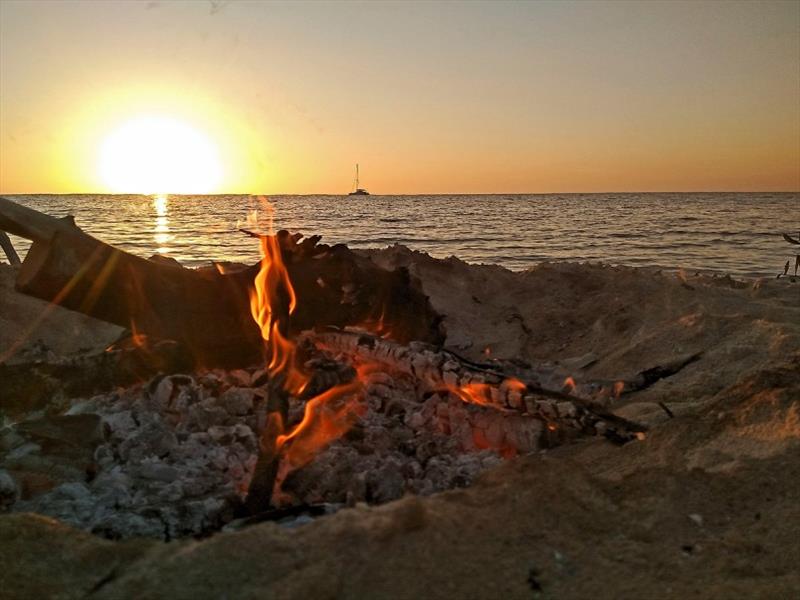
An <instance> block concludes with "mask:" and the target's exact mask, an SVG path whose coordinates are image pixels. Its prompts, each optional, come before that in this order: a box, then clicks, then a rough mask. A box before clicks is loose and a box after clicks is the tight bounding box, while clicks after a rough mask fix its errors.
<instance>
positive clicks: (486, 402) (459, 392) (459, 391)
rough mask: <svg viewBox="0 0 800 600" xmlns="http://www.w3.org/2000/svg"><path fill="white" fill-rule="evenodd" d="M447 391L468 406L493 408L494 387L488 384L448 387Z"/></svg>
mask: <svg viewBox="0 0 800 600" xmlns="http://www.w3.org/2000/svg"><path fill="white" fill-rule="evenodd" d="M447 389H448V391H449V392H451V393H452V394H454V395H455V396H456V397H458V398H460V399H461V400H463V401H464V402H466V403H467V404H480V405H481V406H493V403H492V395H491V389H492V386H490V385H489V384H488V383H467V384H466V385H462V386H459V387H456V386H448V388H447Z"/></svg>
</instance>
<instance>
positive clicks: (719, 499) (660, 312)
mask: <svg viewBox="0 0 800 600" xmlns="http://www.w3.org/2000/svg"><path fill="white" fill-rule="evenodd" d="M364 253H365V254H366V255H367V256H369V258H370V259H371V260H372V261H374V262H375V263H377V264H379V265H381V266H384V267H387V268H396V267H398V266H404V267H407V268H408V269H409V270H410V272H411V273H412V274H413V275H416V276H417V277H419V278H420V280H421V282H422V285H423V289H424V292H425V293H426V294H427V295H429V297H430V300H431V303H432V305H433V306H434V308H435V309H436V310H437V311H439V312H440V313H441V314H443V315H444V327H445V329H446V332H447V338H446V342H445V346H446V347H447V348H449V349H451V350H453V351H456V352H458V353H459V354H460V355H462V356H465V357H467V358H471V359H474V360H479V359H481V358H482V357H486V355H487V354H490V355H491V356H493V357H498V358H517V359H522V360H530V361H537V360H538V361H540V360H547V361H554V362H557V363H558V364H560V365H561V366H562V367H564V368H566V369H568V370H569V371H570V372H571V373H572V374H573V375H572V376H573V377H574V379H575V380H576V381H577V382H578V383H580V381H581V380H589V379H596V380H600V379H602V380H615V379H620V380H624V379H627V378H631V377H632V376H634V375H635V374H636V373H640V372H642V371H643V370H647V369H649V368H652V367H654V366H658V365H662V366H663V365H669V364H680V363H682V362H685V358H686V357H687V356H695V355H696V356H698V358H697V359H695V360H693V361H691V362H690V363H688V364H686V365H685V366H683V367H682V368H678V369H677V371H676V372H674V373H673V374H671V375H669V376H666V377H664V378H661V379H659V380H657V381H655V382H654V383H653V384H652V385H649V386H648V387H647V388H646V389H642V390H641V391H636V392H632V393H624V392H623V393H622V395H621V396H620V397H619V398H618V399H609V400H608V408H609V409H610V410H611V411H613V412H614V413H615V414H618V415H620V416H625V417H627V418H629V419H632V420H635V421H637V422H640V423H644V424H646V425H647V426H648V427H649V429H648V431H647V433H646V435H644V436H642V438H643V439H640V440H635V441H633V442H629V443H627V444H625V445H622V446H618V445H614V444H611V443H609V442H608V441H607V440H603V439H598V438H595V439H583V440H579V441H576V442H574V443H570V444H566V445H564V446H561V447H558V448H554V449H549V450H541V451H538V452H533V453H529V454H527V455H522V456H517V457H516V458H513V459H511V460H507V461H503V462H502V464H499V465H498V466H496V467H493V468H491V469H489V470H488V471H485V472H483V473H482V474H481V475H480V476H479V478H478V480H477V481H476V482H475V483H473V484H472V485H470V486H468V487H466V488H463V489H457V490H452V491H447V492H443V493H440V494H435V495H433V496H427V497H419V496H415V495H407V496H405V497H403V498H402V499H399V500H396V501H392V502H389V503H387V504H383V505H380V506H367V505H364V504H357V505H356V506H354V507H353V508H345V509H342V510H339V511H338V512H337V513H336V514H333V515H331V516H327V517H323V518H318V519H315V520H313V522H310V523H308V524H305V525H303V526H300V527H297V528H294V529H286V528H285V527H281V526H279V525H277V524H275V523H261V524H256V525H252V526H250V527H247V528H244V529H242V530H241V531H236V532H231V533H218V534H215V535H213V536H211V537H210V538H207V539H201V540H192V539H183V540H175V541H172V542H170V543H168V544H166V545H165V544H164V543H163V542H161V541H154V540H147V539H134V540H123V541H109V540H104V539H101V538H100V537H98V536H95V535H92V534H90V533H87V532H83V531H79V530H77V529H74V528H72V527H69V526H67V525H65V524H63V523H60V522H59V521H58V520H56V519H53V518H49V517H46V516H40V515H36V514H30V513H17V512H14V509H13V506H11V512H9V513H6V514H4V515H2V516H0V530H2V537H3V539H4V540H6V541H5V542H4V543H3V545H2V547H0V554H1V555H2V556H0V561H2V562H7V561H10V560H13V561H14V562H15V564H16V565H17V567H16V568H15V569H13V570H5V571H4V572H3V574H2V575H1V576H0V579H1V582H0V583H2V587H3V588H4V589H15V590H17V591H18V593H19V594H20V597H44V596H47V597H53V598H82V597H87V596H91V597H97V598H120V597H132V596H135V597H139V598H161V597H165V596H169V597H171V598H190V597H197V596H198V595H200V596H203V597H208V596H215V597H223V596H225V595H226V594H227V593H228V592H229V591H230V590H231V589H233V588H236V589H237V594H236V595H237V597H264V596H266V597H280V598H307V597H336V598H363V597H372V598H383V597H391V598H419V597H426V598H452V597H506V598H536V597H541V598H583V597H588V596H592V597H597V598H635V597H643V596H644V597H659V598H679V597H686V596H687V595H692V594H697V593H701V592H702V596H703V597H719V598H724V597H731V596H742V595H744V596H748V597H770V598H789V597H791V596H792V594H793V591H794V590H797V589H798V586H800V579H798V575H797V569H796V568H795V566H796V564H797V562H798V560H799V559H800V544H798V541H797V539H796V536H795V535H794V532H793V531H792V527H787V524H788V523H792V522H796V521H797V519H798V518H799V517H800V514H799V511H800V509H799V508H798V506H800V505H799V504H798V500H800V498H799V497H798V489H797V486H796V481H797V477H798V475H800V472H798V469H800V461H798V458H800V453H799V452H798V443H799V442H800V416H799V415H800V412H798V411H800V281H797V280H796V279H792V278H783V279H780V280H775V279H764V280H748V281H737V280H734V279H731V278H728V277H709V276H694V275H693V274H689V273H682V272H677V271H659V270H654V269H635V268H622V267H609V266H604V265H600V264H575V263H548V264H544V265H541V266H540V267H538V268H535V269H532V270H529V271H526V272H522V273H515V272H511V271H508V270H505V269H502V268H499V267H492V266H471V265H468V264H466V263H464V262H461V261H459V260H458V259H456V258H451V259H447V260H437V259H432V258H430V257H429V256H427V255H425V254H422V253H418V252H413V251H410V250H408V249H406V248H404V247H400V246H395V247H390V248H387V249H384V250H378V251H364ZM0 274H2V291H1V292H0V309H2V310H0V315H2V316H3V327H2V328H1V330H2V333H3V339H2V343H3V348H4V349H5V348H7V347H8V346H9V344H10V343H12V342H13V340H15V339H16V338H17V337H18V336H19V335H20V334H21V333H24V332H25V331H26V327H27V324H28V323H29V322H30V320H31V319H32V318H33V317H34V315H36V314H37V313H39V312H40V311H41V310H43V309H44V308H45V304H44V303H42V302H40V301H38V300H35V299H32V298H29V297H27V296H23V295H21V294H19V293H17V292H15V291H14V290H13V285H12V279H13V273H12V269H11V267H8V266H3V267H2V272H1V273H0ZM11 315H14V316H13V317H11ZM119 333H120V330H119V329H118V328H114V327H110V326H108V325H106V324H103V323H100V322H97V321H94V320H91V319H89V318H86V317H82V316H80V315H77V314H75V313H72V312H70V311H65V310H63V309H59V308H56V309H54V310H53V312H52V314H51V315H50V316H48V317H47V320H46V322H45V323H43V325H42V326H41V327H39V328H38V329H36V330H35V331H34V332H33V333H32V334H31V335H30V336H29V339H28V342H26V347H25V348H24V349H23V350H22V351H21V352H20V353H18V355H17V356H18V359H16V360H17V361H22V362H24V361H38V362H48V361H56V360H58V358H57V357H59V356H62V357H63V356H69V355H74V354H75V353H80V352H89V353H91V352H92V351H97V350H99V349H102V348H104V347H105V346H106V345H108V344H109V343H111V342H112V341H113V340H114V339H115V338H116V337H118V336H119ZM77 339H79V340H80V343H78V342H77V341H76V340H77ZM26 357H27V358H26ZM79 401H80V398H72V399H70V400H69V401H66V402H65V401H64V400H63V399H62V400H61V401H60V402H58V403H55V405H53V406H48V405H47V404H46V403H45V404H44V405H42V406H40V407H39V411H38V412H36V411H34V412H31V414H28V415H26V414H25V411H24V410H20V407H19V406H16V407H14V404H15V403H14V398H10V397H9V396H8V395H5V396H4V397H3V398H2V402H3V405H2V409H3V411H4V413H5V414H6V415H7V416H6V418H7V419H9V418H8V413H9V410H12V411H14V412H15V420H24V419H25V418H35V417H38V416H40V415H41V414H42V413H51V412H53V411H55V412H58V411H64V410H65V407H66V406H68V405H71V404H74V403H76V402H79ZM56 405H57V406H56ZM42 452H43V453H44V452H46V450H43V451H42ZM8 462H9V459H8V454H7V455H6V459H5V467H6V468H8ZM0 467H3V465H0ZM11 472H12V473H13V472H14V470H13V468H12V469H11ZM15 476H16V478H17V480H18V481H23V480H24V479H25V473H20V472H16V473H15ZM28 476H29V478H30V479H31V480H32V479H33V476H32V474H30V473H29V474H28ZM45 479H46V478H45ZM27 485H28V487H25V486H24V485H20V487H21V488H22V489H21V492H22V493H23V494H35V493H41V492H43V491H44V490H45V489H47V485H48V484H47V483H46V482H44V483H43V482H42V474H41V473H40V474H39V480H38V483H37V484H36V485H33V484H31V483H30V482H29V483H28V484H27ZM37 486H38V487H37ZM43 555H46V559H44V560H43Z"/></svg>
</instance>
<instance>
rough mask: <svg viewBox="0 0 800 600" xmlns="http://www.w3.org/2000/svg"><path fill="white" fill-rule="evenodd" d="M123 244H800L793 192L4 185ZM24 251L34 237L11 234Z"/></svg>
mask: <svg viewBox="0 0 800 600" xmlns="http://www.w3.org/2000/svg"><path fill="white" fill-rule="evenodd" d="M5 197H7V198H9V199H11V200H14V201H16V202H19V203H20V204H23V205H25V206H29V207H31V208H34V209H36V210H39V211H42V212H44V213H47V214H49V215H52V216H55V217H63V216H65V215H73V216H74V217H75V221H76V223H77V224H78V225H79V226H80V227H81V228H83V229H84V230H85V231H87V232H88V233H90V234H92V235H94V236H95V237H97V238H100V239H102V240H104V241H106V242H108V243H110V244H113V245H115V246H117V247H119V248H122V249H123V250H126V251H128V252H132V253H134V254H138V255H140V256H144V257H149V256H152V255H153V254H164V255H168V256H172V257H174V258H176V259H177V260H179V261H180V262H181V263H182V264H184V265H186V266H190V267H193V266H199V265H205V264H208V263H209V261H238V262H247V263H252V262H255V261H256V260H258V252H259V248H258V243H257V242H256V240H255V239H254V238H252V237H248V236H247V235H245V234H243V233H242V232H240V231H239V229H240V228H245V229H250V230H257V231H261V232H267V231H269V228H270V222H269V221H270V218H271V219H272V221H273V223H272V227H274V229H275V230H277V229H288V230H291V231H294V232H302V233H303V234H306V235H313V234H319V235H321V236H323V241H324V242H327V243H331V244H332V243H339V242H342V243H346V244H348V245H349V246H350V247H352V248H382V247H386V246H390V245H393V244H403V245H405V246H408V247H409V248H412V249H414V250H419V251H422V252H427V253H428V254H430V255H431V256H434V257H437V258H446V257H449V256H456V257H458V258H460V259H462V260H464V261H467V262H470V263H485V264H497V265H501V266H503V267H506V268H508V269H512V270H524V269H528V268H531V267H534V266H536V265H537V264H539V263H542V262H545V261H577V262H585V261H590V262H602V263H608V264H613V265H629V266H636V267H641V266H648V267H659V268H664V269H678V268H681V269H684V270H685V271H687V272H689V273H692V272H697V271H699V272H703V273H717V274H720V275H724V274H730V275H732V276H734V277H745V278H752V277H763V276H775V275H776V274H777V273H778V272H782V270H783V265H784V263H785V262H786V261H787V260H789V259H791V260H792V263H794V256H795V255H796V254H797V253H798V249H800V246H792V245H790V244H788V243H787V242H786V241H785V240H784V239H783V238H782V237H781V233H790V234H792V235H793V236H796V235H798V231H800V193H797V192H792V193H614V194H608V193H607V194H526V195H506V194H499V195H420V196H379V195H373V196H326V195H318V196H248V195H214V196H182V195H170V196H165V195H156V196H140V195H94V194H93V195H83V194H79V195H10V196H5ZM13 241H14V245H15V246H16V247H17V249H18V251H20V254H24V252H25V251H26V250H27V248H28V247H29V243H28V242H27V241H25V240H21V239H19V238H14V240H13Z"/></svg>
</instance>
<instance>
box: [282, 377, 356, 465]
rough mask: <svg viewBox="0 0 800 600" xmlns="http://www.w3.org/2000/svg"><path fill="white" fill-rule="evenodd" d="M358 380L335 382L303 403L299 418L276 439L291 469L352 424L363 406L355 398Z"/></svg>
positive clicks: (305, 461)
mask: <svg viewBox="0 0 800 600" xmlns="http://www.w3.org/2000/svg"><path fill="white" fill-rule="evenodd" d="M360 390H361V384H360V383H359V382H352V383H347V384H344V385H338V386H336V387H333V388H331V389H329V390H328V391H327V392H323V393H322V394H320V395H319V396H316V397H315V398H313V399H311V400H309V401H308V402H307V403H306V408H305V414H304V415H303V420H302V421H301V422H300V423H299V424H298V425H297V426H296V427H295V428H294V429H293V430H292V431H291V432H290V433H288V434H286V435H280V436H278V439H277V446H278V448H279V449H280V448H282V447H283V446H284V445H285V446H286V450H285V451H284V456H285V461H286V465H287V466H288V467H290V469H291V470H294V469H298V468H300V467H302V466H303V465H305V464H307V463H308V462H309V461H310V460H311V459H312V458H313V457H314V455H315V454H316V453H317V452H318V451H319V449H320V448H324V447H325V446H327V445H328V444H329V443H330V442H332V441H333V440H335V439H338V438H340V437H341V436H342V435H344V434H345V433H347V431H348V430H349V429H350V427H352V425H353V422H354V421H355V418H356V417H357V415H358V414H359V413H360V412H362V410H363V408H362V406H361V405H360V403H359V402H358V400H357V398H358V392H359V391H360Z"/></svg>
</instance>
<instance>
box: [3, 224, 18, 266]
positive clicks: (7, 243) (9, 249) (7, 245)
mask: <svg viewBox="0 0 800 600" xmlns="http://www.w3.org/2000/svg"><path fill="white" fill-rule="evenodd" d="M0 247H2V248H3V252H5V253H6V257H7V258H8V262H9V263H10V264H11V265H12V266H15V267H18V266H19V265H21V264H22V261H21V260H20V259H19V254H17V251H16V250H14V245H13V244H12V243H11V239H10V238H9V237H8V235H7V234H6V232H5V231H0Z"/></svg>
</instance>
